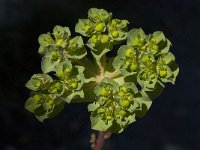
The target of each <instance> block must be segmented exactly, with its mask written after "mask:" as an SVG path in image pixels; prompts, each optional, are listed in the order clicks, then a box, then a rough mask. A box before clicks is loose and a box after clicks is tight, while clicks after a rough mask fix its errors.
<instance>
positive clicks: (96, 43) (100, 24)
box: [75, 8, 129, 57]
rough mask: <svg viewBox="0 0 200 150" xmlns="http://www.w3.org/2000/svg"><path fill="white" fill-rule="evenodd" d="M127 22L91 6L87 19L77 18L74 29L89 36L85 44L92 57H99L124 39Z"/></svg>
mask: <svg viewBox="0 0 200 150" xmlns="http://www.w3.org/2000/svg"><path fill="white" fill-rule="evenodd" d="M128 24H129V22H128V21H127V20H119V19H112V13H108V12H107V11H105V10H104V9H97V8H91V9H90V10H89V11H88V19H79V22H78V23H77V24H76V27H75V30H76V32H78V33H80V34H82V35H83V36H87V37H90V38H89V40H88V42H87V46H88V47H89V48H90V49H91V50H92V54H93V55H94V57H98V56H100V57H101V56H102V55H103V54H104V53H106V52H108V51H110V50H111V49H112V48H113V45H115V44H118V43H120V42H122V41H123V40H125V39H126V33H127V30H128V28H127V25H128Z"/></svg>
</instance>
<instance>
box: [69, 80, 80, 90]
mask: <svg viewBox="0 0 200 150" xmlns="http://www.w3.org/2000/svg"><path fill="white" fill-rule="evenodd" d="M70 85H71V87H72V88H73V89H76V88H77V87H78V83H77V82H75V81H74V82H72V83H71V84H70Z"/></svg>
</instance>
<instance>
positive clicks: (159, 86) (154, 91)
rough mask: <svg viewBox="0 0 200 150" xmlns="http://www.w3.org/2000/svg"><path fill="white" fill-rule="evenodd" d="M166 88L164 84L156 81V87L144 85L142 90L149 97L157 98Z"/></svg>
mask: <svg viewBox="0 0 200 150" xmlns="http://www.w3.org/2000/svg"><path fill="white" fill-rule="evenodd" d="M164 88H165V86H164V84H163V83H161V82H160V81H158V82H156V84H155V86H154V88H148V87H144V88H142V92H143V93H145V94H147V95H148V97H150V98H151V99H156V98H157V97H158V96H160V95H161V94H162V92H163V90H164Z"/></svg>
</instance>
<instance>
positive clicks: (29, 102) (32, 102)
mask: <svg viewBox="0 0 200 150" xmlns="http://www.w3.org/2000/svg"><path fill="white" fill-rule="evenodd" d="M40 106H41V104H38V103H37V102H36V101H35V100H34V99H33V98H32V97H29V98H28V100H27V101H26V102H25V108H26V109H27V110H28V111H30V112H32V113H34V111H35V109H37V108H39V107H40Z"/></svg>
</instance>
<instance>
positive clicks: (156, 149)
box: [0, 0, 200, 150]
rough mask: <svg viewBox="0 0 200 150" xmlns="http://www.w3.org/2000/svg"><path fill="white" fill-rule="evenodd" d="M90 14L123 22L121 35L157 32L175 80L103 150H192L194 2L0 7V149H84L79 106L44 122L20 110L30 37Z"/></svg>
mask: <svg viewBox="0 0 200 150" xmlns="http://www.w3.org/2000/svg"><path fill="white" fill-rule="evenodd" d="M91 7H97V8H104V9H106V10H108V11H111V12H113V15H114V18H119V19H127V20H129V21H130V23H131V24H130V25H129V29H131V28H133V27H141V28H143V29H144V31H145V32H146V33H152V32H154V31H156V30H161V31H163V32H164V33H165V35H166V36H167V37H168V38H169V39H170V40H171V42H172V44H173V47H172V49H171V51H172V52H173V53H174V54H175V56H176V61H177V63H178V64H179V67H180V74H179V76H178V78H177V82H176V85H175V86H173V85H170V84H168V85H167V86H166V88H165V90H164V93H163V94H162V95H161V96H160V97H159V98H157V99H156V100H155V101H154V103H153V106H152V107H151V109H150V111H149V112H148V114H147V115H146V116H145V117H144V118H143V119H140V120H138V121H137V122H136V123H135V124H133V125H130V126H129V127H128V128H127V129H126V130H125V131H124V132H123V133H121V134H119V135H113V136H112V137H111V139H109V140H108V141H107V142H106V143H105V146H104V149H105V150H200V69H199V68H200V38H199V37H200V15H199V14H200V1H199V0H154V1H153V0H137V1H136V0H123V1H122V0H0V149H2V150H89V149H90V146H89V143H88V141H89V137H90V134H91V133H92V132H93V131H92V130H91V129H90V121H89V113H88V112H87V105H86V104H70V105H66V106H65V110H64V111H63V112H62V113H61V114H60V115H58V116H57V117H56V118H54V119H51V120H47V121H45V122H44V123H40V122H38V121H37V120H36V119H35V118H34V116H33V115H32V114H31V113H29V112H27V111H26V110H25V109H24V102H25V100H26V99H27V98H28V97H29V91H28V90H27V89H26V88H25V87H24V85H25V83H26V82H27V81H28V80H29V78H30V77H31V76H32V75H33V74H34V73H38V72H41V70H40V61H41V57H40V56H39V55H38V53H37V50H38V47H39V45H38V42H37V38H38V36H39V35H40V34H42V33H46V32H48V31H52V29H53V27H54V26H55V25H62V26H68V27H70V29H71V31H72V33H74V26H75V24H76V23H77V21H78V19H79V18H86V16H87V11H88V9H89V8H91Z"/></svg>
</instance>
